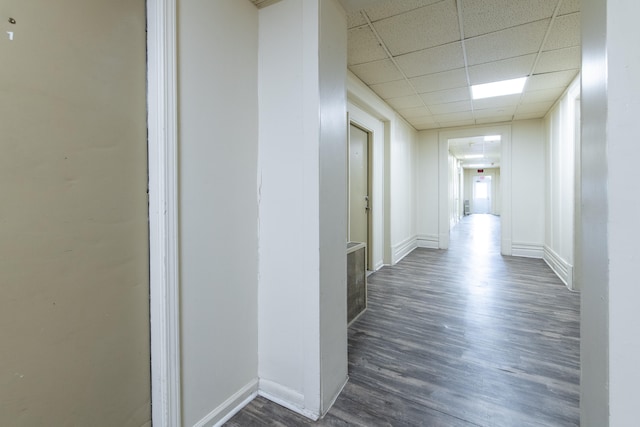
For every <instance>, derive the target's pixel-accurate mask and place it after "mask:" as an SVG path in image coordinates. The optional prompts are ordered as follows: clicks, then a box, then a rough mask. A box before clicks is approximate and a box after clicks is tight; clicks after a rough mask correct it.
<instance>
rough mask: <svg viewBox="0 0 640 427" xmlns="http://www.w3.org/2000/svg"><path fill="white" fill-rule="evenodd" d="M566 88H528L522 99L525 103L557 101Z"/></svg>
mask: <svg viewBox="0 0 640 427" xmlns="http://www.w3.org/2000/svg"><path fill="white" fill-rule="evenodd" d="M564 90H565V88H564V86H563V87H556V88H551V89H542V90H527V91H526V92H525V93H524V94H523V95H522V99H521V100H520V102H521V103H523V104H529V103H535V102H548V101H555V100H556V99H558V98H560V95H562V93H563V92H564Z"/></svg>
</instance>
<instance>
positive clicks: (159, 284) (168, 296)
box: [147, 0, 182, 427]
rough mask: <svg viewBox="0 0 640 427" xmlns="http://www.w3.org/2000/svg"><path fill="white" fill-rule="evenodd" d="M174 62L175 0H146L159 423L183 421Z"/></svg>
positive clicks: (155, 410)
mask: <svg viewBox="0 0 640 427" xmlns="http://www.w3.org/2000/svg"><path fill="white" fill-rule="evenodd" d="M176 67H177V58H176V0H147V82H148V89H147V105H148V107H147V109H148V112H147V120H148V122H147V123H148V142H147V143H148V168H149V169H148V171H149V183H148V184H149V299H150V307H149V308H150V323H151V403H152V414H151V417H152V422H153V425H154V426H156V427H172V426H179V425H181V424H182V410H181V406H180V399H181V391H180V301H179V289H178V287H179V263H178V251H179V246H178V243H179V242H178V209H177V207H178V167H177V161H178V156H177V144H178V133H177V129H178V127H177V123H178V116H177V110H178V108H177V104H178V100H177V89H176V88H177V83H176V82H177V73H176Z"/></svg>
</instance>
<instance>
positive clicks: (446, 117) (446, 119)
mask: <svg viewBox="0 0 640 427" xmlns="http://www.w3.org/2000/svg"><path fill="white" fill-rule="evenodd" d="M433 119H434V120H435V121H436V122H438V123H450V122H459V121H463V120H471V121H473V114H472V113H471V111H462V112H460V113H448V114H434V115H433Z"/></svg>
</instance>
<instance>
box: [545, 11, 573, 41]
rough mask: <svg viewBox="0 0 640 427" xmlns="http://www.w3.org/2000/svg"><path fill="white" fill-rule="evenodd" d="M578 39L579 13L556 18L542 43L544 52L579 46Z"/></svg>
mask: <svg viewBox="0 0 640 427" xmlns="http://www.w3.org/2000/svg"><path fill="white" fill-rule="evenodd" d="M580 37H581V35H580V12H578V13H572V14H570V15H564V16H558V17H557V18H556V19H555V21H554V22H553V25H552V27H551V31H550V32H549V37H547V41H546V42H545V43H544V50H554V49H562V48H563V47H571V46H580Z"/></svg>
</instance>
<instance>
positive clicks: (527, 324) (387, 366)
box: [226, 215, 580, 427]
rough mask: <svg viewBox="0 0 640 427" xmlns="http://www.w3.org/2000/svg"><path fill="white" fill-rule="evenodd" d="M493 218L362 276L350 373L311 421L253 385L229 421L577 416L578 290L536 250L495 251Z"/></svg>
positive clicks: (448, 422) (507, 420)
mask: <svg viewBox="0 0 640 427" xmlns="http://www.w3.org/2000/svg"><path fill="white" fill-rule="evenodd" d="M499 234H500V231H499V218H498V217H494V216H491V215H471V216H468V217H465V218H464V219H463V221H462V222H461V223H460V224H458V225H457V226H456V227H455V228H454V229H453V230H452V233H451V245H450V246H451V248H450V249H449V250H447V251H442V250H430V249H416V250H415V251H413V252H412V253H411V254H409V255H408V256H407V257H405V258H404V259H403V260H402V261H401V262H400V263H398V264H397V265H395V266H393V267H385V268H383V269H381V270H380V271H378V272H376V273H374V274H372V275H371V276H369V285H368V286H369V308H368V309H367V311H366V312H365V313H364V314H363V315H362V316H361V317H360V318H359V319H358V320H357V321H356V322H354V323H353V324H352V326H351V327H350V329H349V382H348V383H347V386H346V387H345V389H344V391H343V393H342V394H341V395H340V396H339V397H338V400H337V401H336V403H335V405H334V406H333V407H332V408H331V410H330V411H329V413H328V414H327V415H326V416H325V417H324V418H323V419H322V420H319V421H317V422H315V423H314V422H310V421H309V420H307V419H306V418H304V417H302V416H300V415H297V414H295V413H293V412H291V411H289V410H287V409H285V408H282V407H280V406H279V405H277V404H275V403H271V402H269V401H268V400H266V399H264V398H261V397H258V398H256V399H255V400H254V401H253V402H251V403H250V404H249V405H248V406H247V407H245V408H244V409H243V410H242V411H240V412H239V413H238V414H237V415H236V416H234V417H233V418H232V419H231V420H229V422H228V423H227V424H226V425H228V426H231V427H234V426H262V425H264V426H266V425H269V426H300V425H318V426H447V427H452V426H508V427H512V426H518V427H520V426H578V425H579V424H580V421H579V373H580V366H579V363H580V353H579V350H580V342H579V340H580V338H579V331H580V328H579V317H580V315H579V295H578V294H577V293H572V292H570V291H569V290H567V288H566V287H565V286H564V285H563V284H562V282H561V281H560V280H559V279H558V278H557V277H556V276H555V274H554V273H553V272H552V271H551V270H550V269H549V267H548V266H547V265H546V264H545V263H544V261H542V260H537V259H528V258H517V257H502V256H501V255H500V245H499Z"/></svg>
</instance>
